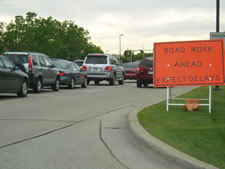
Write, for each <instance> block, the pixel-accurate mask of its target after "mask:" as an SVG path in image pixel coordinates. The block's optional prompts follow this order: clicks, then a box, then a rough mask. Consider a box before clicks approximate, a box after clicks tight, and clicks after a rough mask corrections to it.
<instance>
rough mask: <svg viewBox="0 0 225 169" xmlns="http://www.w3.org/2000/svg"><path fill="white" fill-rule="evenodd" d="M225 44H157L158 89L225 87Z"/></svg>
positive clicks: (155, 64) (217, 42)
mask: <svg viewBox="0 0 225 169" xmlns="http://www.w3.org/2000/svg"><path fill="white" fill-rule="evenodd" d="M224 64H225V61H224V41H223V40H205V41H184V42H167V43H166V42H165V43H155V44H154V82H153V85H154V86H155V87H172V86H190V85H193V86H203V85H207V86H209V85H223V84H224V83H225V72H224V71H225V70H224V69H225V66H224Z"/></svg>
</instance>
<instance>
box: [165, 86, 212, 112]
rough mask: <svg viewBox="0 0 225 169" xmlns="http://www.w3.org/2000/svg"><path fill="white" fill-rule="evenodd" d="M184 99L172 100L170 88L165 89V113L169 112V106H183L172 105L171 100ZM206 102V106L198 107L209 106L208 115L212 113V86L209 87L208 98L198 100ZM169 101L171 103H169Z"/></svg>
mask: <svg viewBox="0 0 225 169" xmlns="http://www.w3.org/2000/svg"><path fill="white" fill-rule="evenodd" d="M184 99H185V98H173V97H172V91H171V87H167V97H166V111H167V112H168V111H169V106H184V103H172V100H184ZM199 100H204V101H208V104H207V103H206V104H199V106H209V113H211V111H212V86H209V98H208V99H199ZM170 101H171V102H170Z"/></svg>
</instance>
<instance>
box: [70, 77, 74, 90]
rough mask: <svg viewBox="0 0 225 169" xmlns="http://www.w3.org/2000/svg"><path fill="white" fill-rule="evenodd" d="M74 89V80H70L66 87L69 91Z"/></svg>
mask: <svg viewBox="0 0 225 169" xmlns="http://www.w3.org/2000/svg"><path fill="white" fill-rule="evenodd" d="M74 87H75V80H74V78H72V79H71V81H70V84H69V85H68V88H69V89H73V88H74Z"/></svg>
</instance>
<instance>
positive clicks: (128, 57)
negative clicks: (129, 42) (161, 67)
mask: <svg viewBox="0 0 225 169" xmlns="http://www.w3.org/2000/svg"><path fill="white" fill-rule="evenodd" d="M144 57H153V53H145V52H144V51H143V50H140V52H139V53H136V54H135V52H134V51H132V50H125V51H124V56H123V57H122V60H123V63H125V62H131V61H132V62H135V61H137V60H141V59H142V58H144Z"/></svg>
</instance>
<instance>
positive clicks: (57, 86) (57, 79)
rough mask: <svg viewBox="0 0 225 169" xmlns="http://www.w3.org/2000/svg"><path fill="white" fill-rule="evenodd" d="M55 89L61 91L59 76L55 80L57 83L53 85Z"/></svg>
mask: <svg viewBox="0 0 225 169" xmlns="http://www.w3.org/2000/svg"><path fill="white" fill-rule="evenodd" d="M52 90H53V91H56V92H57V91H59V78H58V77H57V78H56V80H55V84H54V85H53V86H52Z"/></svg>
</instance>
